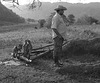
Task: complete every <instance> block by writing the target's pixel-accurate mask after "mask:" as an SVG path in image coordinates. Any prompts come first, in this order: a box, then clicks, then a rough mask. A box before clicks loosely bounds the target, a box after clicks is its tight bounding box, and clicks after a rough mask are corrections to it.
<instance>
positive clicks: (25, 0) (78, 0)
mask: <svg viewBox="0 0 100 83" xmlns="http://www.w3.org/2000/svg"><path fill="white" fill-rule="evenodd" d="M40 1H41V2H51V3H53V2H58V1H59V0H40ZM61 1H63V2H69V3H90V2H100V0H61ZM31 2H32V0H19V4H20V5H24V4H27V3H31Z"/></svg>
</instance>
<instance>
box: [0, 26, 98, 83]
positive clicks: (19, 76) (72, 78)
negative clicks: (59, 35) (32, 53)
mask: <svg viewBox="0 0 100 83" xmlns="http://www.w3.org/2000/svg"><path fill="white" fill-rule="evenodd" d="M99 32H100V25H91V26H89V25H84V26H78V25H77V26H76V25H74V26H69V27H68V28H67V33H66V39H67V40H68V41H70V40H73V39H92V38H95V37H100V33H99ZM26 39H30V40H31V41H32V45H33V48H37V47H40V46H41V45H42V46H44V45H46V44H50V43H52V42H53V40H52V37H51V29H46V28H42V29H34V25H33V24H30V25H29V24H21V25H12V26H3V27H0V61H2V60H5V59H8V58H10V57H11V55H10V52H11V51H12V47H13V46H14V45H17V44H19V43H23V42H24V41H25V40H26ZM69 59H71V60H72V61H73V64H78V63H80V62H79V61H82V60H83V62H87V61H88V62H89V61H90V62H91V61H93V60H95V61H97V60H100V59H99V58H98V57H96V56H95V57H93V56H92V55H84V56H73V57H69ZM65 64H68V63H65ZM70 64H72V63H69V65H70ZM72 70H74V69H72ZM93 75H94V74H93ZM93 75H90V74H89V75H83V74H70V73H68V74H66V75H61V74H59V73H57V72H56V68H55V67H54V66H53V61H52V60H43V59H39V60H36V61H34V63H33V64H32V65H31V66H25V65H20V66H14V65H13V66H5V65H0V83H100V77H99V76H97V75H95V76H93Z"/></svg>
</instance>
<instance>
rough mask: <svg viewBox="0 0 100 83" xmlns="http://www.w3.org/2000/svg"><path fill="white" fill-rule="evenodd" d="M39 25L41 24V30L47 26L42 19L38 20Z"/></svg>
mask: <svg viewBox="0 0 100 83" xmlns="http://www.w3.org/2000/svg"><path fill="white" fill-rule="evenodd" d="M38 22H39V24H40V28H42V27H44V24H45V22H46V21H45V19H40V20H38Z"/></svg>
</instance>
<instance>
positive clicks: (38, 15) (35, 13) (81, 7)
mask: <svg viewBox="0 0 100 83" xmlns="http://www.w3.org/2000/svg"><path fill="white" fill-rule="evenodd" d="M57 5H63V6H65V7H67V9H68V10H67V11H66V12H65V15H66V16H67V15H68V14H74V15H75V16H76V18H78V17H80V16H82V15H84V14H87V15H91V16H93V17H95V18H97V19H100V3H89V4H82V3H77V4H71V3H67V2H57V3H50V2H43V4H42V7H41V8H39V9H35V10H28V8H27V7H26V6H25V5H24V6H20V7H19V8H20V9H21V10H22V11H21V10H19V9H16V8H15V9H14V8H11V9H12V10H13V11H14V12H16V13H17V14H19V15H20V16H22V17H25V18H34V19H42V18H47V17H48V16H49V15H50V13H51V12H54V8H56V7H57ZM8 7H9V6H8ZM9 8H10V7H9Z"/></svg>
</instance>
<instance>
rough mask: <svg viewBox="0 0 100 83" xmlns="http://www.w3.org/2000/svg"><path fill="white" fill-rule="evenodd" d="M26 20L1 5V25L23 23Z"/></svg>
mask: <svg viewBox="0 0 100 83" xmlns="http://www.w3.org/2000/svg"><path fill="white" fill-rule="evenodd" d="M23 22H24V19H23V18H22V17H20V16H19V15H17V14H15V13H14V12H13V11H12V10H10V9H8V8H6V7H5V6H4V5H2V4H1V3H0V25H3V24H5V23H6V24H10V23H23Z"/></svg>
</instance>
